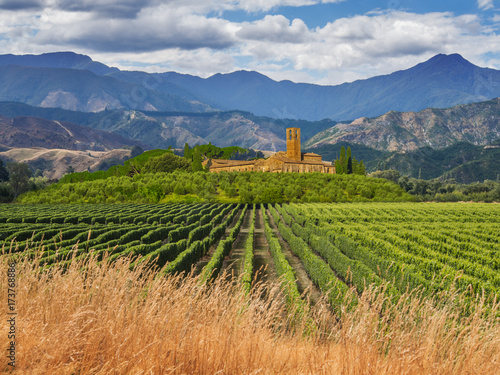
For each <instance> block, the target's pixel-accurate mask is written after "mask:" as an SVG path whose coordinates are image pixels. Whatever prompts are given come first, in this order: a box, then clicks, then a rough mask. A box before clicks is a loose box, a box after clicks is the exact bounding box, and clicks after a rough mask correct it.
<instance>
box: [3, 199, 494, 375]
mask: <svg viewBox="0 0 500 375" xmlns="http://www.w3.org/2000/svg"><path fill="white" fill-rule="evenodd" d="M2 208H5V209H4V210H2V211H1V213H0V241H2V246H3V252H4V255H3V256H2V263H1V268H2V270H1V272H2V275H4V276H2V283H1V285H0V289H1V293H2V296H5V298H4V301H7V295H8V289H9V282H8V278H7V275H8V268H9V264H11V263H12V262H14V263H15V278H16V286H15V289H16V295H15V300H16V311H17V314H18V315H17V325H16V329H17V331H16V338H15V340H16V368H15V371H16V372H17V373H44V374H45V373H64V374H65V373H67V374H72V373H78V374H87V373H89V374H108V373H116V374H122V373H151V374H157V373H160V374H161V373H165V374H168V373H178V374H184V373H198V374H214V373H227V374H232V373H248V374H249V373H287V374H288V373H292V374H293V373H297V374H299V373H300V374H302V373H329V374H330V373H344V374H394V373H405V374H472V373H478V374H496V373H498V370H497V369H498V368H499V367H500V324H499V323H500V322H499V317H500V314H499V307H498V303H497V298H498V288H499V286H500V284H499V278H498V267H500V260H499V251H500V206H499V205H487V204H429V203H356V204H326V203H317V204H312V203H311V204H284V205H268V206H264V205H242V204H239V205H238V204H233V205H217V204H199V203H193V204H189V205H179V204H166V205H147V204H142V205H141V204H127V205H73V206H70V205H67V206H64V205H60V206H43V205H36V206H29V205H27V206H21V205H16V206H2ZM189 271H191V274H190V276H188V277H186V276H181V274H179V272H189ZM216 275H221V276H223V277H218V278H214V276H216ZM211 276H212V277H211ZM210 280H211V281H210ZM280 282H281V283H280ZM0 309H1V310H2V314H3V316H5V317H6V316H7V313H8V303H7V302H4V303H3V304H2V306H1V307H0ZM8 329H9V327H8V325H2V332H1V333H0V337H4V338H5V339H4V340H2V341H1V342H2V349H4V352H7V349H8V345H9V342H8V340H7V337H8V334H9V332H8ZM2 366H3V367H2V369H5V370H6V371H8V370H9V369H11V367H9V366H8V365H7V363H5V365H2Z"/></svg>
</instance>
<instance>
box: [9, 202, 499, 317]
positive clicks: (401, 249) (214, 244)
mask: <svg viewBox="0 0 500 375" xmlns="http://www.w3.org/2000/svg"><path fill="white" fill-rule="evenodd" d="M2 208H3V209H2V212H1V213H0V246H2V247H3V249H4V252H7V251H10V252H11V253H12V254H11V257H13V258H14V259H20V258H21V257H28V258H29V259H32V260H33V261H36V262H38V264H40V266H42V267H51V266H52V265H54V264H56V263H58V264H60V265H68V264H69V263H70V262H73V261H75V260H79V259H85V258H88V257H89V255H90V254H92V256H93V257H95V258H96V259H97V260H101V259H102V258H103V256H104V254H107V255H108V256H109V259H110V260H111V261H114V260H116V259H118V258H121V257H131V258H132V260H133V263H132V265H134V264H139V263H143V262H147V263H148V264H154V265H156V266H158V269H159V270H160V271H159V272H160V273H161V274H175V273H178V272H190V271H191V270H194V271H195V273H199V274H200V273H201V274H202V279H203V280H205V281H208V280H210V279H211V278H213V277H215V276H216V275H217V274H219V273H220V272H221V271H222V270H223V269H227V270H230V271H231V272H232V273H233V274H235V275H237V276H241V280H242V283H243V284H244V285H245V288H246V289H247V290H248V291H250V289H251V285H252V281H253V279H254V276H255V273H256V271H257V269H256V268H257V265H256V261H255V259H254V253H255V251H256V250H257V248H256V247H255V246H254V244H256V243H257V241H258V242H259V243H260V244H261V245H259V246H260V247H261V248H262V249H264V250H265V252H266V254H267V255H268V256H267V259H266V260H265V263H266V264H267V265H268V269H267V270H266V271H265V273H266V274H270V273H273V275H275V278H281V279H282V280H284V281H286V282H285V283H283V293H284V296H285V298H286V301H287V303H288V304H291V305H293V306H295V307H296V306H297V305H302V304H303V303H304V301H303V297H304V296H301V295H302V293H303V292H304V289H305V287H304V286H303V285H301V284H304V280H300V278H298V276H297V275H298V274H299V273H300V272H304V271H305V273H306V274H307V275H308V278H309V279H310V281H312V283H313V284H314V288H316V289H317V290H319V291H321V293H322V294H323V295H325V296H327V299H328V301H329V303H330V304H331V306H332V308H333V309H336V308H338V307H339V306H340V304H341V303H342V301H344V299H345V296H346V295H347V294H348V293H349V292H350V291H351V290H354V291H355V293H357V294H360V293H362V292H363V290H364V289H365V288H366V287H367V286H368V285H376V286H384V285H386V287H385V288H386V289H385V290H386V292H387V293H388V294H389V295H390V296H391V297H392V298H394V299H397V298H398V297H399V296H400V295H401V294H403V293H405V292H406V291H407V290H408V288H409V289H410V290H412V289H415V288H419V289H421V290H422V291H423V294H424V295H429V296H432V295H433V294H435V293H438V292H440V291H446V290H448V289H450V288H452V287H453V288H456V289H458V290H461V291H471V292H474V293H482V292H483V291H484V293H485V295H486V296H493V295H497V294H498V291H499V290H500V272H499V270H500V258H499V254H500V206H498V205H487V204H473V205H472V204H416V203H353V204H337V205H332V204H326V203H308V204H283V205H272V204H269V205H266V206H265V205H262V204H260V205H251V204H248V205H247V204H208V203H207V204H199V203H197V204H157V205H151V204H124V205H99V204H96V205H59V206H49V205H25V206H3V207H2ZM237 238H239V241H236V240H237ZM237 242H238V243H241V245H240V246H239V247H241V248H242V249H241V251H240V252H236V251H235V247H236V246H235V244H236V243H237ZM262 249H261V250H262ZM228 259H231V260H232V261H233V262H232V263H233V264H231V265H229V263H230V262H229V261H228ZM235 264H236V265H237V266H235ZM271 268H272V269H271ZM296 281H297V282H296Z"/></svg>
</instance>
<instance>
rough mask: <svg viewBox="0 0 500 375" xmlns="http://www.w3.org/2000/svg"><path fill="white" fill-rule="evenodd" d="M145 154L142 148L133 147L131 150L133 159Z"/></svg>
mask: <svg viewBox="0 0 500 375" xmlns="http://www.w3.org/2000/svg"><path fill="white" fill-rule="evenodd" d="M143 152H144V150H143V149H142V147H141V146H137V145H136V146H132V148H131V149H130V156H131V157H132V158H135V157H136V156H139V155H140V154H142V153H143Z"/></svg>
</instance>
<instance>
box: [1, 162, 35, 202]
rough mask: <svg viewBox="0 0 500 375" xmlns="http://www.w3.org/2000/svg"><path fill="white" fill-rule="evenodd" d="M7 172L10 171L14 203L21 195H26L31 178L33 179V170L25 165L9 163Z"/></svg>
mask: <svg viewBox="0 0 500 375" xmlns="http://www.w3.org/2000/svg"><path fill="white" fill-rule="evenodd" d="M7 170H8V171H9V176H10V178H9V185H10V187H11V188H12V191H13V192H14V201H15V200H16V198H17V196H18V195H19V194H22V193H24V192H25V191H26V190H27V189H28V183H29V178H30V177H31V174H32V172H31V169H30V167H29V165H28V164H25V163H8V164H7Z"/></svg>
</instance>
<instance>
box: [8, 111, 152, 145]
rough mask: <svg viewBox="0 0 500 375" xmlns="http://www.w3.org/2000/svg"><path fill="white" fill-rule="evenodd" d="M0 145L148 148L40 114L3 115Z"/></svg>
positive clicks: (112, 134)
mask: <svg viewBox="0 0 500 375" xmlns="http://www.w3.org/2000/svg"><path fill="white" fill-rule="evenodd" d="M0 145H3V146H6V147H10V148H14V147H15V148H32V147H41V148H48V149H51V148H56V149H57V148H60V149H67V150H93V151H108V150H112V149H118V148H123V147H125V146H127V147H132V146H141V147H146V145H145V144H144V143H141V142H138V141H134V140H131V139H126V138H124V137H122V136H120V135H117V134H114V133H110V132H106V131H101V130H94V129H89V128H88V127H86V126H81V125H76V124H73V123H70V122H65V121H57V120H55V121H52V120H47V119H44V118H39V117H30V116H21V117H14V118H8V117H4V116H2V115H1V114H0Z"/></svg>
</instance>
